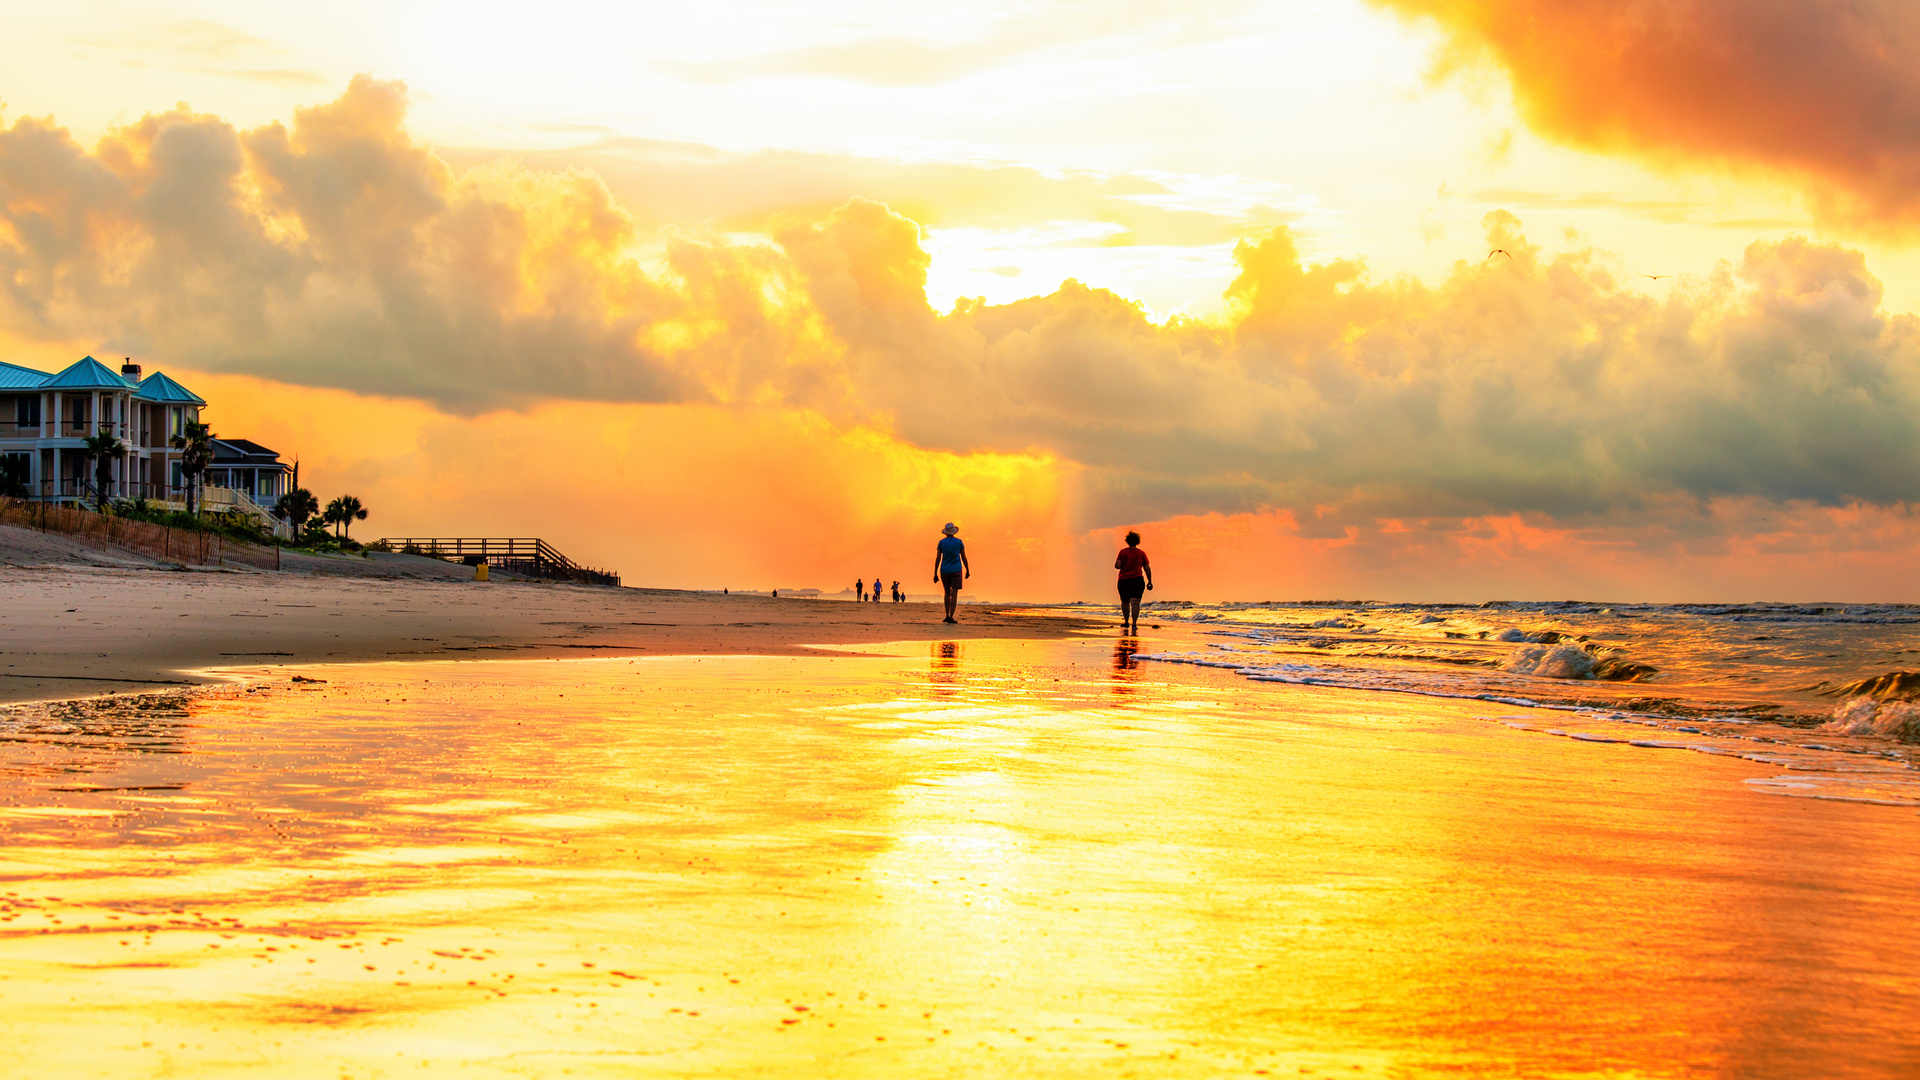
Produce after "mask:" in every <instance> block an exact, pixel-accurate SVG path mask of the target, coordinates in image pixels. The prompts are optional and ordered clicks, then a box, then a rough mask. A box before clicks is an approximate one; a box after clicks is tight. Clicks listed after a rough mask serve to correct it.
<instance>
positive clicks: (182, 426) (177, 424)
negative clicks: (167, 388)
mask: <svg viewBox="0 0 1920 1080" xmlns="http://www.w3.org/2000/svg"><path fill="white" fill-rule="evenodd" d="M167 411H168V412H169V413H172V414H173V416H172V418H171V419H170V420H169V421H168V427H167V435H168V436H169V437H171V436H174V435H184V434H186V433H187V410H185V409H182V408H181V407H179V406H178V405H176V406H174V407H173V408H171V409H168V410H167Z"/></svg>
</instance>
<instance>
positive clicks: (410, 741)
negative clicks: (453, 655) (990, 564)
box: [0, 640, 1920, 1080]
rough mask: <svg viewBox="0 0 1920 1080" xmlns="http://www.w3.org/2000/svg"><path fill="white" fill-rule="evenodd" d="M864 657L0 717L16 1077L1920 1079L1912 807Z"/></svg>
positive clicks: (1236, 695) (391, 670)
mask: <svg viewBox="0 0 1920 1080" xmlns="http://www.w3.org/2000/svg"><path fill="white" fill-rule="evenodd" d="M866 651H868V652H879V653H886V654H889V655H879V656H858V657H825V656H797V657H758V658H754V657H747V658H740V657H726V658H721V657H709V658H705V659H702V658H669V657H643V658H621V659H601V660H590V661H579V662H573V663H567V662H556V661H537V662H521V663H458V664H455V663H428V664H376V665H363V666H351V667H350V666H335V667H322V668H299V669H292V668H283V669H277V670H275V671H274V672H272V673H271V677H270V681H268V682H266V683H263V684H261V685H259V686H257V687H254V688H251V689H248V688H240V687H223V688H219V689H215V690H211V691H207V692H203V693H202V694H200V695H197V696H193V697H184V696H175V697H158V698H153V699H147V700H141V699H117V700H113V699H109V700H103V701H99V702H95V703H91V704H82V705H70V706H56V707H33V708H28V709H26V710H23V711H22V710H16V711H15V712H14V713H12V714H11V715H10V718H9V719H8V721H7V723H8V724H9V728H8V740H7V741H6V742H5V743H4V744H0V767H4V769H5V770H6V773H7V775H8V783H7V786H6V790H7V791H8V793H9V795H8V799H7V802H8V805H6V806H5V807H0V893H4V898H5V903H4V905H0V908H3V910H0V1039H4V1043H5V1045H6V1046H7V1047H8V1048H9V1051H10V1055H11V1070H10V1073H11V1075H17V1076H23V1077H55V1076H58V1077H74V1076H161V1075H190V1076H196V1077H223V1076H261V1075H267V1076H274V1077H325V1078H328V1080H332V1078H335V1077H339V1076H356V1077H358V1076H402V1075H405V1076H422V1075H443V1074H445V1075H471V1076H500V1077H507V1076H560V1075H572V1076H606V1077H616V1076H617V1077H631V1076H648V1077H683V1076H684V1077H693V1076H703V1077H708V1076H792V1077H818V1076H839V1077H901V1076H914V1077H981V1076H1058V1077H1084V1076H1092V1075H1116V1076H1142V1077H1217V1076H1251V1075H1276V1076H1277V1075H1283V1074H1284V1075H1289V1076H1301V1075H1316V1076H1352V1077H1369V1078H1374V1077H1395V1078H1400V1077H1429V1076H1433V1077H1438V1076H1447V1077H1457V1076H1475V1077H1481V1076H1496V1077H1542V1076H1581V1077H1591V1076H1628V1075H1631V1076H1659V1077H1668V1076H1672V1077H1679V1076H1689V1077H1692V1076H1700V1077H1798V1076H1822V1077H1896V1076H1912V1075H1914V1074H1915V1073H1916V1071H1920V1048H1916V1043H1915V1042H1914V1040H1913V1038H1912V1035H1911V1020H1912V1018H1913V1017H1914V1016H1915V1015H1920V977H1916V975H1915V972H1916V971H1920V946H1916V943H1915V938H1914V935H1913V932H1912V927H1913V926H1914V925H1915V924H1916V919H1920V897H1917V896H1916V894H1915V892H1914V890H1913V888H1912V885H1913V882H1914V881H1916V880H1920V853H1916V850H1915V848H1914V845H1913V844H1912V842H1911V841H1912V837H1913V830H1914V828H1915V825H1916V816H1915V814H1914V813H1913V811H1912V810H1911V809H1908V808H1891V807H1879V806H1868V805H1860V804H1853V803H1835V802H1821V801H1815V800H1810V799H1791V798H1781V797H1779V796H1777V795H1770V794H1765V793H1762V792H1761V791H1759V790H1757V789H1756V788H1755V787H1754V786H1753V785H1750V784H1748V783H1747V782H1746V781H1748V780H1750V779H1758V778H1764V777H1766V776H1767V775H1769V774H1770V773H1771V772H1772V771H1773V770H1769V769H1767V768H1765V767H1763V766H1760V765H1757V764H1755V763H1752V762H1747V761H1740V760H1730V759H1721V758H1711V757H1707V756H1703V755H1695V754H1682V753H1674V752H1670V751H1659V750H1643V749H1637V748H1632V747H1627V746H1623V745H1617V744H1615V745H1596V744H1587V743H1577V742H1574V741H1572V740H1569V739H1564V738H1554V737H1550V736H1546V735H1543V734H1540V733H1538V732H1530V731H1521V730H1516V729H1514V728H1511V727H1508V726H1506V725H1504V724H1502V723H1500V722H1498V720H1497V719H1494V718H1489V717H1486V716H1485V715H1484V714H1485V710H1486V709H1487V706H1486V705H1485V704H1484V703H1467V702H1450V701H1440V700H1435V699H1425V698H1416V697H1410V696H1406V695H1377V694H1368V693H1364V692H1355V691H1337V690H1325V689H1318V688H1305V687H1287V686H1249V685H1247V684H1246V683H1245V682H1244V681H1243V680H1240V679H1238V678H1237V677H1235V676H1232V675H1231V674H1228V673H1223V672H1212V671H1207V670H1202V669H1194V668H1189V667H1185V666H1178V665H1139V666H1135V665H1134V664H1133V663H1132V662H1131V661H1130V658H1129V655H1128V653H1127V651H1126V650H1125V649H1116V647H1115V644H1114V643H1113V642H1110V641H1085V640H1081V641H1073V640H1064V641H1036V642H1005V641H949V642H935V643H924V642H916V643H905V644H900V645H897V646H889V647H887V648H885V649H869V650H866ZM296 671H297V672H298V673H299V674H301V675H302V677H303V678H310V679H324V680H326V681H325V682H299V683H296V682H293V681H291V675H292V674H294V673H295V672H296ZM1500 711H1501V712H1502V713H1503V714H1510V713H1516V712H1524V710H1512V709H1507V708H1504V707H1503V708H1501V710H1500Z"/></svg>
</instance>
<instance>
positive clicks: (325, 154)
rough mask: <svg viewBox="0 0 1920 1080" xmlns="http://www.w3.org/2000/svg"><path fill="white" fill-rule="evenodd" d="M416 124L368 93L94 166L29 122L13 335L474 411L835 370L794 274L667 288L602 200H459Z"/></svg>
mask: <svg viewBox="0 0 1920 1080" xmlns="http://www.w3.org/2000/svg"><path fill="white" fill-rule="evenodd" d="M405 112H406V96H405V91H404V89H403V88H402V87H400V86H399V85H397V84H393V83H381V82H376V81H374V80H371V79H368V78H365V77H361V78H356V79H355V80H354V81H353V83H352V84H351V86H350V87H349V88H348V90H347V91H346V93H345V94H343V95H342V96H341V97H340V98H339V99H338V100H336V101H334V102H331V103H329V104H326V105H322V106H318V107H314V108H309V109H302V110H299V111H298V112H297V114H296V116H295V119H294V123H293V125H292V126H291V127H290V128H288V127H283V126H282V125H280V124H277V123H276V124H270V125H267V126H265V127H262V128H259V129H256V130H252V131H245V132H242V131H238V130H236V129H234V128H233V127H232V126H231V125H229V124H227V123H226V122H225V121H223V120H221V119H219V118H217V117H212V116H205V115H200V114H195V113H192V112H190V111H188V110H186V109H184V108H182V109H177V110H175V111H173V112H169V113H165V114H160V115H155V116H149V117H146V118H144V119H143V120H141V121H140V122H138V123H136V124H133V125H130V126H128V127H125V128H121V129H117V130H115V131H113V132H112V133H110V134H109V135H108V136H107V137H106V138H105V139H103V140H102V141H101V143H100V144H99V146H98V147H96V148H95V149H94V150H93V151H91V152H89V151H88V150H86V149H84V148H82V147H81V146H80V145H78V144H77V143H76V142H74V141H73V139H72V138H71V137H70V136H68V134H67V133H66V132H65V131H63V130H61V129H59V128H57V127H55V126H53V125H52V124H51V123H50V122H47V121H41V120H35V119H30V118H29V119H22V120H20V121H18V122H16V123H15V124H14V125H13V126H12V127H11V128H9V129H6V130H5V131H4V132H0V290H3V291H0V317H3V318H5V319H6V320H7V323H8V325H9V327H10V328H11V329H12V330H13V332H15V333H16V334H23V335H35V336H42V337H64V338H69V339H71V338H85V339H95V340H98V339H105V340H108V341H111V342H113V343H115V344H116V346H118V347H122V348H124V349H126V350H127V351H133V352H142V353H148V354H153V355H156V356H166V357H173V358H177V361H176V362H185V363H188V364H190V365H192V366H194V367H197V368H199V369H201V370H217V371H241V372H260V373H267V374H271V375H273V376H274V377H277V378H282V379H286V380H288V381H292V382H299V383H308V384H314V385H325V386H340V387H350V388H353V389H356V390H359V391H362V392H367V393H375V394H390V395H401V396H411V397H419V398H425V399H428V400H431V401H435V402H437V403H440V404H442V405H444V406H446V407H448V408H452V409H461V410H474V409H481V408H488V407H497V406H499V405H502V404H515V403H522V404H524V403H526V402H530V401H535V400H540V399H544V398H550V397H562V398H585V399H605V400H638V401H678V400H688V399H702V400H730V399H732V398H734V397H736V396H738V394H739V393H740V392H741V391H742V388H746V387H751V388H755V389H757V390H760V391H763V392H765V391H769V390H770V391H772V392H778V393H782V394H790V395H793V396H796V397H803V396H804V389H805V386H806V384H808V383H809V381H810V380H809V377H808V376H807V375H806V373H805V371H804V369H805V368H806V367H807V364H808V362H809V359H810V358H811V357H812V356H813V355H814V353H815V352H816V350H815V349H813V348H812V347H810V346H809V344H808V342H807V340H806V338H807V325H806V314H805V312H804V311H802V310H796V309H794V308H793V307H792V305H786V304H783V303H781V302H780V300H779V299H778V295H777V294H778V280H777V279H778V277H779V275H780V273H781V267H780V266H779V265H778V262H779V261H778V259H777V257H776V255H775V253H773V252H772V251H770V250H768V249H764V248H754V247H741V246H728V245H714V244H700V243H693V242H684V243H678V242H677V243H672V244H669V245H668V256H667V262H668V266H667V269H666V273H665V274H648V273H647V272H645V271H644V270H643V269H642V268H641V267H640V266H639V265H638V264H637V263H636V262H635V261H634V260H633V259H632V258H631V257H630V249H632V248H633V247H634V246H635V245H636V244H637V243H638V240H639V237H638V234H637V233H636V230H635V227H634V224H633V220H632V218H631V216H630V215H629V214H628V213H627V212H626V211H625V210H624V209H622V208H621V207H620V206H619V205H617V203H616V202H615V200H614V199H613V197H612V196H611V195H610V194H609V193H608V192H607V190H606V187H605V185H604V184H602V183H601V182H600V181H599V179H598V178H597V177H595V176H593V175H591V174H588V173H584V172H578V171H573V172H560V173H555V172H535V171H531V170H526V169H523V168H519V167H517V166H515V165H513V164H512V163H508V162H502V163H499V164H496V165H493V166H489V167H486V168H478V169H470V170H468V171H467V172H465V173H463V174H461V175H459V176H457V177H456V176H455V175H454V174H453V173H452V171H451V170H450V169H449V168H448V167H447V166H446V164H445V163H444V162H442V161H440V160H439V159H438V158H437V157H435V156H434V155H433V154H431V153H430V152H429V151H428V150H427V149H426V148H425V147H423V146H420V145H419V144H418V143H416V142H414V141H413V140H412V139H411V138H410V137H409V136H408V134H407V133H406V131H405V129H404V118H405ZM649 239H651V237H649ZM789 375H791V376H792V377H791V378H789V377H788V376H789Z"/></svg>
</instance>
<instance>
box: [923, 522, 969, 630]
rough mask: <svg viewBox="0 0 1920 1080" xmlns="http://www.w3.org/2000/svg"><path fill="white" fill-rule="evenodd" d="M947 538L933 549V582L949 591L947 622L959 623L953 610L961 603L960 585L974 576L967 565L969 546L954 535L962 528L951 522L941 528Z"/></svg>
mask: <svg viewBox="0 0 1920 1080" xmlns="http://www.w3.org/2000/svg"><path fill="white" fill-rule="evenodd" d="M940 531H941V532H943V533H945V534H946V536H945V538H944V539H942V540H941V541H940V543H939V544H937V545H935V546H934V549H933V580H935V581H937V582H939V583H940V585H941V587H942V588H944V589H946V591H947V617H946V619H945V620H944V621H945V622H955V621H957V620H956V619H954V617H953V609H954V607H955V606H956V605H958V604H959V603H960V583H961V582H962V581H964V580H966V579H967V578H970V577H972V576H973V567H972V566H971V565H969V564H968V563H967V545H965V544H963V543H961V542H960V538H959V537H958V536H955V535H954V534H955V533H957V532H959V531H960V526H958V525H955V524H954V523H953V522H951V521H949V522H947V523H946V524H945V525H943V526H941V527H940Z"/></svg>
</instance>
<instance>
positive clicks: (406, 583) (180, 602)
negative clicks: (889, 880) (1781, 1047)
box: [0, 566, 1109, 704]
mask: <svg viewBox="0 0 1920 1080" xmlns="http://www.w3.org/2000/svg"><path fill="white" fill-rule="evenodd" d="M0 603H4V604H5V606H6V610H7V612H8V617H7V618H6V619H5V620H4V621H0V704H21V703H26V702H45V701H62V700H71V699H78V698H88V697H98V696H102V695H107V694H124V693H142V692H158V691H162V690H166V689H178V688H191V687H193V686H198V685H207V684H210V683H211V682H212V680H210V679H208V678H207V677H205V676H204V675H202V674H200V673H202V672H205V671H208V670H211V669H217V668H224V667H236V668H237V667H259V666H266V665H278V664H323V663H355V662H369V661H405V660H429V659H432V660H462V659H480V658H488V659H544V658H552V657H587V656H622V655H626V656H649V655H672V656H701V655H750V656H792V655H825V654H828V653H829V652H830V651H831V649H832V647H833V646H841V645H872V644H880V643H884V642H891V641H915V640H925V641H929V642H931V641H941V640H969V639H979V638H1017V639H1029V640H1033V639H1057V638H1068V637H1075V636H1078V635H1081V634H1084V633H1087V632H1089V631H1102V630H1106V629H1108V628H1109V624H1107V623H1104V622H1099V621H1095V620H1091V619H1076V618H1073V617H1070V616H1061V615H1057V614H1054V613H1047V614H1045V615H1039V614H1025V613H1023V612H1021V611H1020V609H1017V608H1011V607H1007V606H995V605H986V604H982V605H978V606H969V607H967V608H964V609H963V614H965V615H966V616H968V618H966V619H965V620H963V621H962V622H960V623H959V624H958V625H954V626H948V625H945V624H943V623H941V622H940V608H939V605H938V604H932V603H902V604H891V603H886V604H852V603H846V602H844V601H834V600H803V599H777V600H776V599H773V598H770V597H765V596H750V595H735V596H728V595H714V594H711V593H695V592H681V591H677V590H670V589H640V588H631V587H628V588H608V587H604V586H586V585H571V584H548V583H533V582H509V581H492V582H473V581H431V580H409V579H401V578H345V577H331V576H316V575H304V574H298V575H296V574H285V573H282V574H272V575H266V574H245V573H231V574H227V573H189V574H181V573H156V572H154V571H152V570H144V569H133V568H119V567H99V566H96V567H87V568H78V567H48V568H44V569H17V568H9V569H0Z"/></svg>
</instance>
